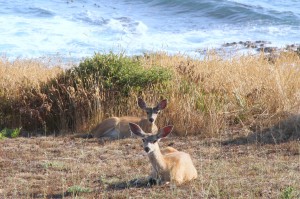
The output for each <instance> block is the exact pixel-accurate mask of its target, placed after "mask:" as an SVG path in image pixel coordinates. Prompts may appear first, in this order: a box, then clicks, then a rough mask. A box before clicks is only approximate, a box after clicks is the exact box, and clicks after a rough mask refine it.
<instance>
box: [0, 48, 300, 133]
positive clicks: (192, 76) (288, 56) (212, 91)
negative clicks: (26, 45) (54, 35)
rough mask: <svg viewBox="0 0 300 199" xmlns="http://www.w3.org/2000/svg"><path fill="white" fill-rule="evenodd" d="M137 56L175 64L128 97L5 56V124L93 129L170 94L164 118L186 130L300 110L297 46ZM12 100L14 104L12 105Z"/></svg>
mask: <svg viewBox="0 0 300 199" xmlns="http://www.w3.org/2000/svg"><path fill="white" fill-rule="evenodd" d="M132 59H136V58H135V57H133V58H132ZM138 60H139V61H140V62H141V64H142V65H143V67H144V68H146V69H147V68H152V67H156V66H160V67H164V68H165V69H166V70H170V71H172V78H171V80H170V81H169V82H168V83H167V84H164V85H160V84H155V85H152V86H151V87H147V89H144V90H138V91H132V92H131V93H130V94H129V95H127V96H123V95H119V94H120V92H122V91H120V90H113V91H111V90H105V89H104V88H103V87H101V86H99V85H96V84H94V83H93V82H95V79H89V81H90V82H92V84H90V85H92V86H89V87H85V86H84V84H83V83H82V82H81V81H79V80H78V81H77V79H76V78H77V77H74V76H73V77H72V76H68V75H66V73H62V69H59V68H47V67H43V66H41V64H40V63H35V62H32V61H28V60H17V61H15V62H8V61H3V60H2V61H1V62H0V71H1V73H0V74H1V75H0V87H1V91H0V96H1V102H2V104H5V106H2V109H1V111H0V114H2V116H1V115H0V118H1V119H2V121H1V123H0V127H6V126H9V127H13V126H14V125H19V126H22V127H23V128H24V129H25V130H26V129H28V130H31V131H32V130H36V129H38V128H42V129H43V131H45V132H53V131H56V132H61V133H62V132H70V131H73V132H74V131H77V132H83V131H88V130H89V129H91V128H92V127H93V125H95V124H96V123H97V122H100V121H102V120H103V119H105V118H107V117H110V116H121V115H140V114H142V111H140V110H139V109H138V106H137V105H136V98H137V97H138V96H141V97H143V98H144V99H145V100H146V101H147V102H149V103H150V104H155V103H156V102H157V101H159V100H160V99H162V98H167V99H168V100H169V104H168V107H167V109H166V110H164V112H163V113H162V114H161V116H160V117H159V121H158V123H159V126H163V125H166V124H174V125H175V128H176V129H175V133H177V134H179V135H190V134H198V135H201V136H219V135H220V134H226V133H228V132H230V131H232V129H236V128H237V127H238V129H239V130H238V131H243V132H248V131H249V130H253V131H257V130H261V129H264V128H266V127H270V126H272V125H274V124H276V123H278V122H279V121H281V120H283V119H285V118H286V117H287V116H288V115H290V114H297V113H298V112H299V99H300V78H299V77H300V59H299V56H298V55H297V54H295V53H292V52H282V53H280V54H279V55H278V56H277V57H275V58H272V60H269V59H268V58H266V56H265V55H264V54H260V55H245V56H239V57H233V58H230V59H224V58H222V57H220V56H219V55H217V54H215V53H210V54H209V55H207V56H206V57H205V58H204V59H203V60H197V59H192V58H190V57H186V56H183V55H173V56H170V55H167V54H164V53H157V54H150V55H145V56H142V57H138ZM22 91H23V92H22ZM24 91H26V92H24ZM8 99H15V100H12V101H11V100H8ZM18 100H19V101H18ZM8 106H10V107H12V109H10V110H7V107H8ZM3 110H4V111H6V112H3ZM9 111H11V112H9ZM22 111H23V112H22ZM25 113H26V114H25ZM12 114H13V115H15V116H11V115H12ZM35 114H36V115H37V116H36V117H35V116H34V115H35ZM3 118H4V119H3ZM28 118H30V120H29V119H28ZM10 119H14V122H12V121H11V120H10Z"/></svg>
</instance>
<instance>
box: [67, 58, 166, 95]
mask: <svg viewBox="0 0 300 199" xmlns="http://www.w3.org/2000/svg"><path fill="white" fill-rule="evenodd" d="M69 75H70V76H71V77H72V78H74V79H77V81H76V84H77V85H78V84H79V83H80V82H82V84H83V87H84V88H85V89H88V88H91V87H94V86H95V85H97V86H100V87H103V88H104V89H107V90H115V91H119V92H120V93H121V94H123V96H127V95H128V94H129V92H130V91H131V90H133V91H141V90H145V89H147V88H149V87H151V86H153V85H155V84H164V83H165V82H168V81H169V80H170V79H171V71H169V70H166V69H164V68H162V67H160V66H155V67H151V68H149V69H147V68H144V67H143V66H142V65H141V62H140V61H139V60H137V59H133V58H131V57H126V56H124V55H123V54H120V55H116V54H113V53H109V54H107V55H103V54H95V55H94V56H93V57H92V58H86V59H85V60H84V61H83V62H81V63H80V64H79V66H78V67H74V68H73V69H72V70H70V71H67V76H69Z"/></svg>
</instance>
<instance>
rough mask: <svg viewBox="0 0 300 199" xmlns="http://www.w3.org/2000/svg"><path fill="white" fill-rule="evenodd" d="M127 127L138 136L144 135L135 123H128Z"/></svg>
mask: <svg viewBox="0 0 300 199" xmlns="http://www.w3.org/2000/svg"><path fill="white" fill-rule="evenodd" d="M129 128H130V131H131V132H132V133H134V134H135V135H137V136H140V137H145V133H144V131H143V130H142V129H141V127H140V126H139V125H137V124H135V123H129Z"/></svg>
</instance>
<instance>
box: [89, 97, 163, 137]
mask: <svg viewBox="0 0 300 199" xmlns="http://www.w3.org/2000/svg"><path fill="white" fill-rule="evenodd" d="M138 106H139V107H140V108H141V109H143V110H144V111H146V113H147V117H133V116H124V117H111V118H108V119H106V120H104V121H103V122H101V123H100V124H98V125H97V126H96V127H95V128H94V129H93V130H92V131H91V134H92V135H93V137H96V138H110V139H122V138H128V137H131V136H132V133H131V131H130V129H129V126H128V124H129V122H133V123H137V124H139V125H140V126H141V127H142V128H143V129H146V130H147V132H149V133H156V132H157V131H158V129H157V126H156V125H155V120H156V118H157V116H158V114H159V112H160V111H161V110H163V109H164V108H166V106H167V100H166V99H164V100H162V101H161V102H159V103H158V104H157V106H155V107H147V104H146V102H145V101H144V100H143V99H141V98H138Z"/></svg>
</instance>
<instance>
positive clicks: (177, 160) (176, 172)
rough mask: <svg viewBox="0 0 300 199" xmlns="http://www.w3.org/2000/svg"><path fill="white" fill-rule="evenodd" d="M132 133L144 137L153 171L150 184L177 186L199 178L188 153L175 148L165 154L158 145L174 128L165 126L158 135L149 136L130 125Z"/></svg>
mask: <svg viewBox="0 0 300 199" xmlns="http://www.w3.org/2000/svg"><path fill="white" fill-rule="evenodd" d="M129 127H130V130H131V132H132V133H134V134H135V135H137V136H139V137H142V141H143V147H144V150H145V152H146V153H147V155H148V157H149V160H150V162H151V165H152V171H151V174H150V176H149V177H148V182H149V183H150V184H169V183H170V182H171V183H175V184H177V185H180V184H183V183H186V182H189V181H191V180H193V179H196V178H197V175H198V174H197V170H196V168H195V166H194V164H193V162H192V159H191V156H190V155H189V154H188V153H185V152H182V151H178V150H177V149H175V148H173V147H167V148H166V149H165V150H163V152H162V151H161V150H160V147H159V145H158V143H159V141H160V140H161V139H162V138H165V137H166V136H168V135H169V134H170V133H171V131H172V129H173V126H172V125H169V126H165V127H163V128H162V129H160V130H159V131H158V132H157V133H156V134H150V135H149V134H147V133H145V132H144V131H143V129H142V128H141V127H140V126H139V125H137V124H135V123H129Z"/></svg>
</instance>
